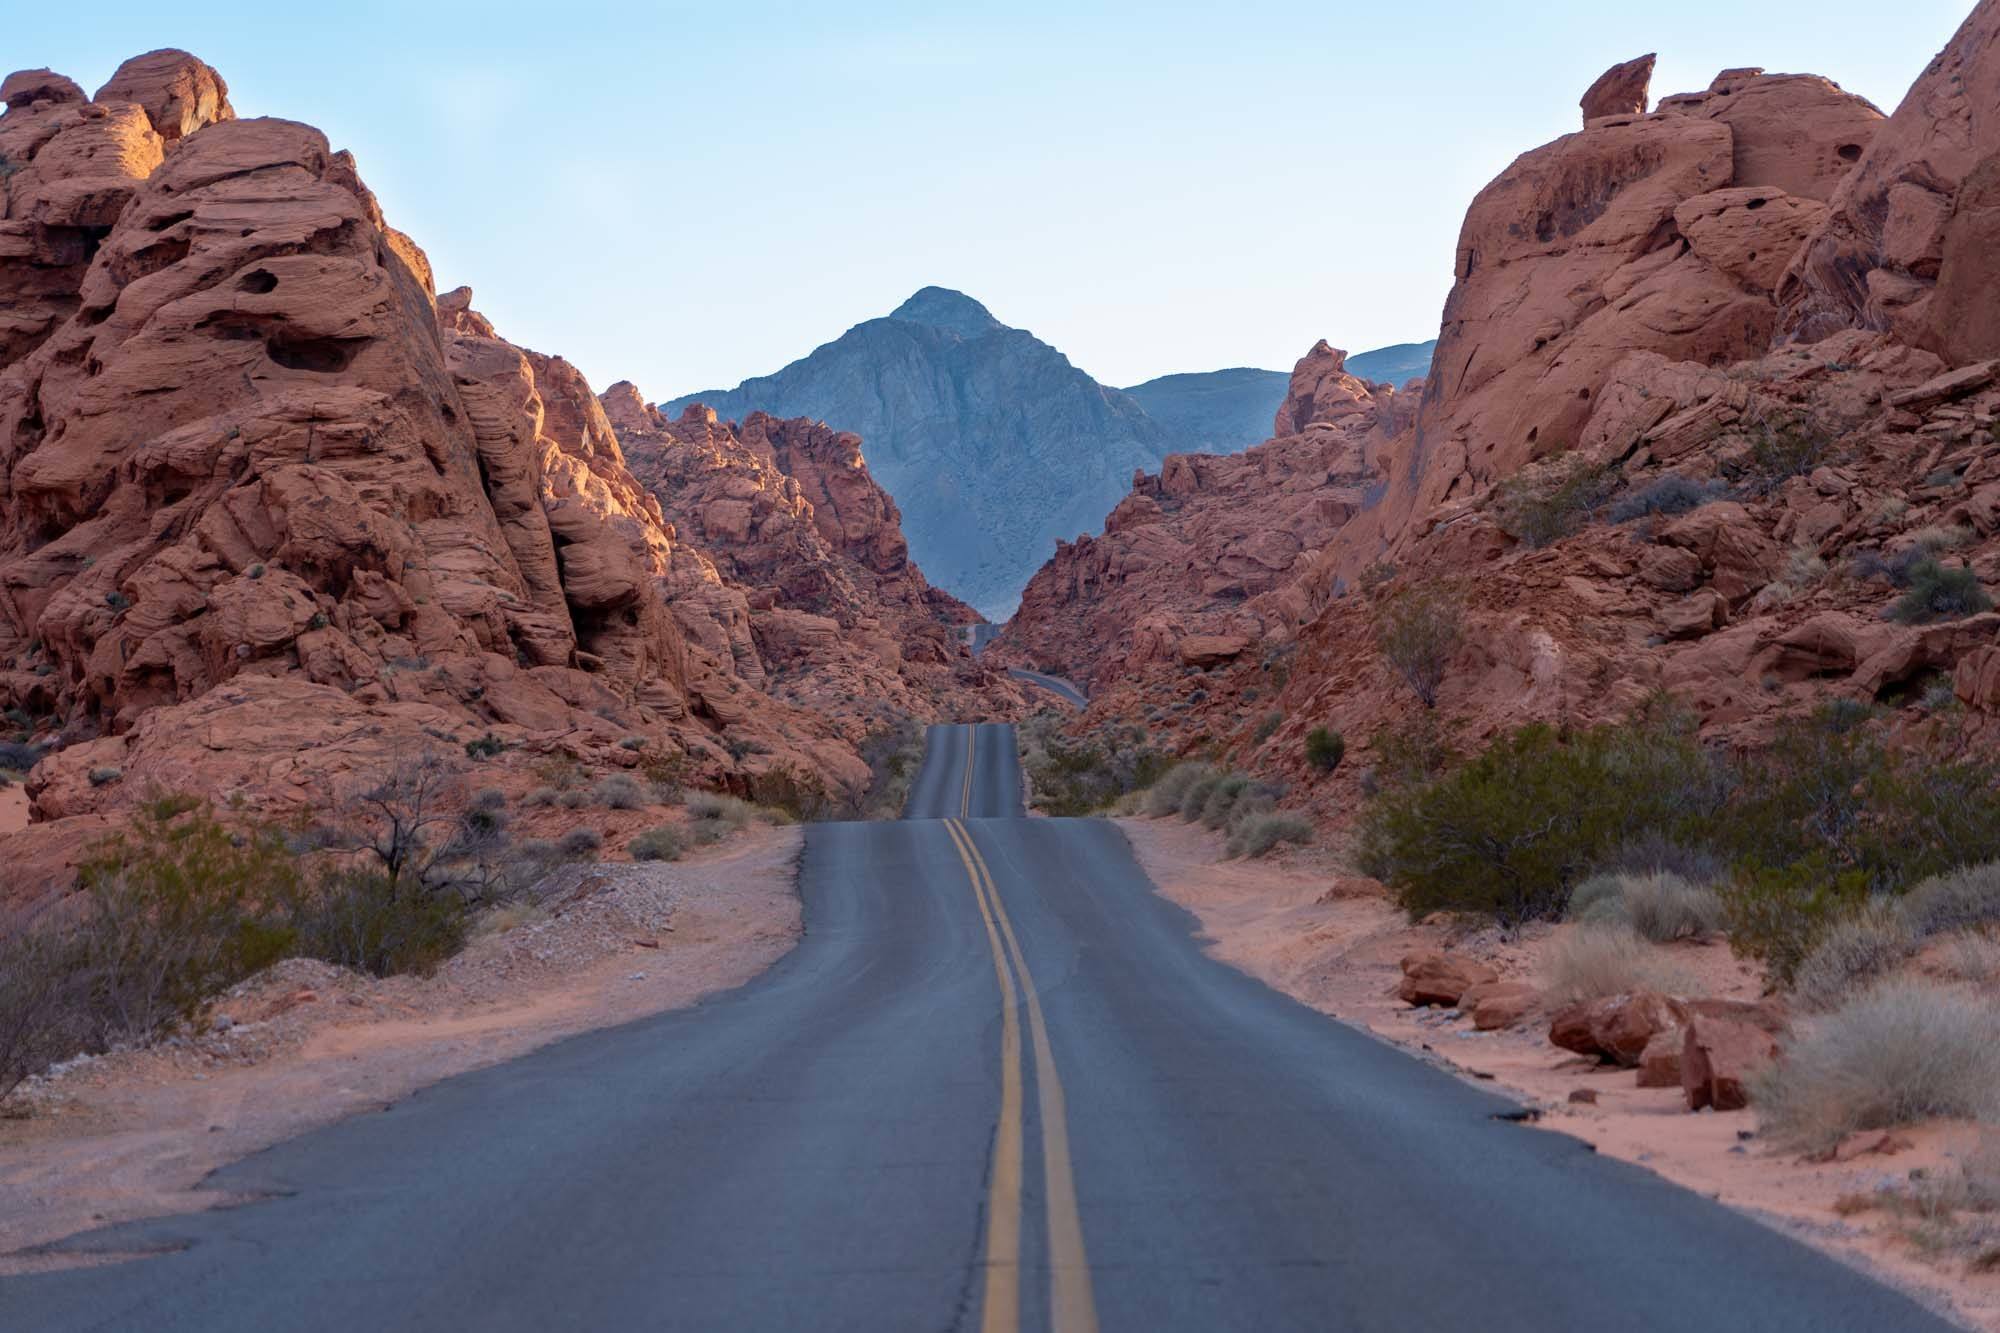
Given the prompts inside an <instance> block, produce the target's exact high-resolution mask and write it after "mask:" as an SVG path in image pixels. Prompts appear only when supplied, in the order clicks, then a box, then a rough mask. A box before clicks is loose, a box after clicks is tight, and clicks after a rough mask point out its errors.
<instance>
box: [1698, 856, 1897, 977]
mask: <svg viewBox="0 0 2000 1333" xmlns="http://www.w3.org/2000/svg"><path fill="white" fill-rule="evenodd" d="M1867 896H1868V888H1867V883H1866V881H1865V879H1864V878H1863V877H1862V876H1861V874H1860V873H1859V872H1857V871H1852V870H1849V871H1845V872H1842V871H1838V870H1836V869H1835V868H1834V867H1833V864H1832V862H1831V861H1830V860H1829V858H1827V857H1826V856H1825V855H1824V854H1815V855H1812V856H1808V857H1804V858H1802V859H1800V860H1798V861H1794V862H1792V863H1790V864H1788V865H1784V866H1776V867H1770V866H1759V865H1750V866H1746V867H1744V868H1742V869H1740V870H1739V871H1738V872H1737V874H1736V877H1735V878H1734V879H1733V880H1732V881H1731V882H1730V883H1729V885H1728V886H1727V887H1726V888H1725V889H1724V890H1723V895H1722V919H1723V923H1724V924H1725V925H1726V926H1727V928H1728V930H1729V945H1730V948H1732V949H1734V950H1735V951H1736V952H1738V953H1740V954H1743V955H1745V956H1747V957H1750V958H1755V959H1757V960H1758V961H1760V962H1762V963H1763V964H1764V967H1765V969H1766V970H1767V971H1768V972H1769V973H1770V975H1771V979H1772V980H1773V981H1775V982H1777V983H1778V984H1779V985H1781V986H1789V985H1790V984H1791V982H1792V978H1793V977H1794V976H1795V975H1796V974H1797V972H1798V970H1799V966H1800V964H1802V963H1804V962H1805V960H1806V956H1807V955H1808V954H1810V953H1811V952H1812V950H1813V946H1814V945H1816V944H1817V943H1819V939H1820V936H1821V935H1822V934H1823V933H1824V932H1825V931H1826V930H1827V928H1828V927H1829V926H1831V925H1832V924H1833V923H1834V922H1835V921H1837V920H1839V919H1840V918H1841V917H1842V916H1844V915H1846V914H1847V913H1849V912H1852V911H1855V910H1856V909H1858V908H1859V907H1860V905H1861V904H1862V903H1863V902H1865V901H1866V900H1867Z"/></svg>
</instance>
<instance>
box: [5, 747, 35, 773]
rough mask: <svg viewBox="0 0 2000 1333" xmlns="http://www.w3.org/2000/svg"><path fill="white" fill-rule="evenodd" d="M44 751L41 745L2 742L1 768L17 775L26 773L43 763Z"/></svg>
mask: <svg viewBox="0 0 2000 1333" xmlns="http://www.w3.org/2000/svg"><path fill="white" fill-rule="evenodd" d="M43 753H44V751H43V749H42V747H41V746H39V745H23V744H21V743H20V742H19V741H0V768H4V769H8V770H11V771H12V772H15V773H25V772H27V771H28V770H29V769H31V768H33V767H34V766H35V765H36V764H39V763H40V762H42V755H43Z"/></svg>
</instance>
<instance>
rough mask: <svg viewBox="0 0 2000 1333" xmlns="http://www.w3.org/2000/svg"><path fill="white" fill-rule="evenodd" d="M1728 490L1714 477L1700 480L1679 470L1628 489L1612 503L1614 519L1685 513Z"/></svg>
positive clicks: (1614, 520) (1626, 519)
mask: <svg viewBox="0 0 2000 1333" xmlns="http://www.w3.org/2000/svg"><path fill="white" fill-rule="evenodd" d="M1727 494H1729V488H1728V487H1727V486H1724V485H1722V484H1721V483H1720V482H1715V481H1697V480H1695V479H1694V478H1693V477H1684V476H1682V475H1681V474H1680V473H1678V472H1669V473H1668V474H1667V475H1666V476H1664V477H1660V478H1658V479H1657V480H1654V481H1651V482H1648V483H1647V484H1646V485H1644V486H1641V487H1638V488H1637V489H1634V490H1629V491H1627V492H1626V493H1625V494H1623V495H1621V496H1619V497H1618V499H1617V500H1615V501H1613V502H1612V505H1611V521H1612V522H1614V523H1629V522H1631V521H1632V520H1633V519H1635V518H1647V517H1649V516H1651V515H1655V514H1665V515H1669V516H1672V515H1676V514H1685V513H1687V512H1689V511H1690V510H1694V509H1699V508H1701V506H1703V505H1705V504H1708V503H1709V502H1710V501H1712V500H1720V499H1721V498H1722V497H1723V496H1725V495H1727Z"/></svg>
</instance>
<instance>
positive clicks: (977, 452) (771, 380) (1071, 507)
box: [662, 287, 1276, 619]
mask: <svg viewBox="0 0 2000 1333" xmlns="http://www.w3.org/2000/svg"><path fill="white" fill-rule="evenodd" d="M689 403H703V404H705V405H707V406H709V407H712V408H714V409H715V411H716V412H717V413H718V414H720V415H721V416H723V417H728V418H735V419H741V418H742V417H744V416H747V415H748V414H749V413H751V412H752V411H756V410H760V409H761V410H762V411H765V412H769V413H771V414H772V415H773V416H779V417H790V416H810V417H817V418H820V419H821V420H823V421H825V422H827V423H828V424H829V425H832V426H835V427H838V428H839V429H841V430H851V431H854V432H856V433H857V434H859V435H860V436H861V439H862V445H863V449H864V451H865V452H866V455H867V458H868V466H869V469H870V470H871V471H872V472H873V473H874V474H875V479H876V480H877V481H879V482H881V483H882V485H883V486H884V487H885V488H886V489H887V490H888V492H889V493H890V494H891V495H893V496H894V497H895V498H896V503H897V505H898V506H900V507H901V508H902V511H903V532H904V535H905V536H907V537H908V539H909V543H910V553H911V555H912V556H914V557H915V558H916V561H917V563H918V564H920V565H922V566H923V569H924V572H925V573H926V574H928V575H929V576H930V577H931V580H932V581H933V582H934V583H936V584H938V585H940V586H942V587H945V588H949V589H950V590H951V591H952V592H954V593H956V594H958V595H959V596H960V597H962V598H964V599H965V600H966V601H968V602H970V603H971V604H972V605H973V606H975V607H977V608H979V610H980V611H982V612H984V613H985V614H986V615H989V616H992V617H994V618H995V619H1002V618H1005V617H1006V616H1008V615H1011V614H1012V613H1013V609H1014V604H1015V602H1016V600H1017V599H1018V598H1019V596H1020V592H1021V588H1022V587H1023V586H1024V585H1025V584H1026V583H1027V581H1028V576H1029V575H1031V574H1033V573H1034V572H1035V570H1036V569H1037V568H1039V567H1040V565H1041V563H1042V562H1043V561H1044V560H1046V559H1047V558H1048V556H1049V552H1050V551H1051V550H1052V549H1053V548H1054V546H1055V540H1056V538H1058V537H1063V538H1072V537H1075V536H1076V535H1077V534H1078V533H1083V532H1095V531H1097V529H1098V526H1099V525H1100V524H1102V523H1103V521H1104V516H1105V514H1106V513H1108V512H1110V510H1111V507H1112V506H1113V505H1115V504H1117V503H1118V501H1119V500H1121V499H1123V498H1124V495H1125V492H1126V491H1127V490H1129V489H1130V488H1131V485H1132V473H1133V471H1134V470H1136V469H1141V468H1143V469H1147V470H1149V471H1150V470H1156V469H1157V468H1158V467H1159V466H1160V460H1161V459H1162V458H1163V457H1165V456H1166V454H1167V453H1168V452H1170V451H1171V450H1173V449H1175V448H1180V447H1183V445H1182V440H1181V437H1180V436H1179V435H1178V434H1176V433H1175V432H1172V431H1169V430H1168V429H1167V428H1165V427H1163V426H1162V425H1160V424H1159V423H1158V422H1156V421H1155V420H1153V418H1152V417H1150V416H1148V415H1147V413H1146V410H1145V409H1144V408H1142V407H1141V406H1140V405H1139V404H1138V403H1137V402H1135V401H1134V400H1133V399H1132V398H1130V397H1129V396H1127V395H1126V394H1123V393H1120V392H1119V391H1118V390H1116V389H1110V388H1106V387H1105V386H1104V385H1101V384H1099V383H1098V382H1097V381H1095V380H1093V379H1092V378H1091V377H1090V376H1088V375H1086V374H1084V373H1083V372H1082V371H1081V370H1078V369H1077V368H1076V367H1075V366H1073V365H1071V364H1070V363H1069V358H1067V357H1065V356H1064V355H1063V354H1062V353H1061V352H1058V351H1057V350H1056V349H1055V348H1053V347H1051V346H1049V345H1048V344H1047V343H1045V342H1042V341H1041V340H1040V339H1038V338H1036V337H1035V336H1034V335H1033V334H1031V333H1029V332H1027V331H1026V330H1023V329H1014V328H1009V327H1007V326H1006V325H1005V324H1002V323H1001V322H1000V321H999V320H997V319H995V318H993V316H992V315H991V314H990V313H989V312H988V311H987V309H986V307H985V306H982V305H980V304H979V302H977V301H975V300H973V299H972V298H971V297H969V296H965V295H963V294H961V293H959V292H954V291H948V290H946V289H945V288H942V287H926V288H924V289H923V290H922V291H920V292H918V293H917V294H916V295H915V296H912V297H911V298H910V299H909V300H907V301H905V302H904V303H903V304H902V305H900V306H898V307H897V308H896V309H895V310H894V311H892V312H891V313H890V314H889V315H888V316H887V317H885V318H882V319H871V320H868V321H867V322H866V323H863V324H857V325H855V326H854V327H853V328H851V329H849V330H848V331H847V332H846V333H843V334H842V335H840V337H838V338H836V339H834V340H833V341H832V342H830V343H827V344H826V345H825V346H823V347H820V348H818V349H816V350H815V351H813V352H812V353H811V354H810V355H809V356H807V357H805V358H804V359H802V360H799V361H794V362H793V363H792V364H791V365H789V366H786V367H785V368H784V369H783V370H780V371H778V372H777V373H776V374H774V375H765V376H760V377H759V378H756V379H750V380H745V381H744V382H743V383H742V384H740V385H738V386H737V387H736V388H734V389H708V390H704V391H702V392H700V393H691V394H684V395H682V396H681V397H679V398H675V399H673V400H671V401H670V402H667V403H664V404H662V407H663V408H664V409H665V410H666V411H668V412H670V413H678V412H679V411H680V410H681V409H682V408H683V407H685V406H686V405H688V404H689ZM1272 410H1273V411H1275V410H1276V408H1275V405H1274V406H1273V409H1272ZM1267 415H1268V414H1267ZM1267 424H1268V423H1267Z"/></svg>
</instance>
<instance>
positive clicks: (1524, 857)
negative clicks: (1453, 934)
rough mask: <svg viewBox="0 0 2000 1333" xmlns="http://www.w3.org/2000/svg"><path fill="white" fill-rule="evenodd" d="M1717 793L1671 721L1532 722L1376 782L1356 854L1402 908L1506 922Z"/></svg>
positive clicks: (1710, 803) (1554, 900)
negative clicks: (1574, 728)
mask: <svg viewBox="0 0 2000 1333" xmlns="http://www.w3.org/2000/svg"><path fill="white" fill-rule="evenodd" d="M1726 794H1727V792H1726V789H1725V788H1722V787H1721V786H1720V785H1719V784H1718V783H1717V782H1716V779H1715V767H1714V761H1713V759H1712V757H1711V756H1710V755H1708V754H1707V753H1706V752H1705V751H1704V750H1703V749H1702V748H1701V747H1700V746H1699V745H1698V744H1697V743H1696V742H1695V740H1694V738H1693V736H1692V734H1691V733H1690V732H1688V731H1687V730H1685V728H1684V727H1683V726H1681V725H1680V724H1678V722H1677V721H1676V722H1675V723H1673V724H1669V723H1666V722H1660V723H1654V724H1649V725H1645V726H1638V727H1631V728H1614V727H1598V728H1594V729H1591V730H1589V731H1582V732H1576V733H1573V734H1570V735H1567V736H1565V735H1563V734H1562V733H1559V732H1557V731H1555V730H1554V729H1552V728H1550V727H1547V726H1541V725H1534V726H1529V727H1524V728H1522V729H1521V730H1519V731H1516V732H1514V733H1513V734H1512V735H1510V736H1507V737H1504V738H1502V739H1501V740H1500V741H1498V742H1496V743H1495V744H1494V745H1493V746H1492V748H1490V749H1489V750H1487V751H1486V753H1484V754H1482V755H1480V756H1479V757H1477V758H1475V759H1472V760H1470V761H1469V762H1467V763H1465V764H1463V765H1461V766H1460V767H1458V768H1455V769H1452V770H1450V771H1448V772H1446V773H1445V774H1444V775H1442V776H1441V777H1439V778H1437V779H1435V780H1433V781H1430V782H1426V783H1421V784H1417V785H1412V786H1403V787H1396V788H1391V789H1388V790H1385V791H1383V792H1382V793H1381V794H1379V795H1378V796H1377V797H1376V799H1375V800H1374V801H1373V802H1371V803H1370V805H1369V807H1368V808H1367V810H1366V811H1365V812H1364V814H1363V816H1362V820H1361V826H1360V830H1359V837H1358V841H1357V859H1358V861H1359V864H1360V865H1361V868H1362V869H1363V870H1364V871H1365V872H1366V873H1368V874H1371V875H1373V876H1374V877H1375V878H1377V879H1380V880H1381V881H1383V882H1384V883H1385V884H1387V885H1389V886H1390V888H1391V889H1392V890H1393V891H1394V892H1395V894H1396V897H1397V900H1398V902H1399V903H1400V904H1401V905H1402V907H1403V908H1404V910H1405V911H1407V912H1408V913H1409V914H1410V916H1411V917H1412V918H1413V919H1414V918H1419V917H1423V916H1425V915H1428V914H1429V913H1431V912H1436V911H1459V912H1474V913H1480V914H1485V915H1489V916H1492V917H1493V918H1495V919H1496V920H1498V921H1499V922H1500V923H1501V924H1503V925H1506V926H1509V927H1512V926H1517V925H1519V924H1521V923H1523V922H1525V921H1530V920H1535V919H1548V918H1553V917H1557V916H1560V915H1561V914H1562V913H1563V911H1564V909H1565V908H1566V907H1567V906H1568V903H1569V895H1570V890H1571V889H1572V888H1574V887H1575V885H1576V884H1577V882H1578V881H1579V880H1580V879H1582V877H1583V876H1584V875H1585V874H1586V873H1587V872H1588V871H1589V869H1590V868H1591V867H1592V866H1593V865H1595V864H1596V863H1598V862H1599V861H1600V860H1601V859H1602V858H1603V857H1604V856H1605V855H1606V854H1607V853H1608V852H1609V851H1610V850H1611V849H1613V848H1615V847H1617V846H1619V845H1620V844H1622V843H1624V842H1626V841H1628V840H1629V839H1631V838H1633V837H1634V836H1636V835H1638V834H1640V833H1642V832H1645V831H1648V830H1655V829H1668V830H1671V829H1680V828H1682V827H1689V826H1693V827H1698V826H1699V825H1700V824H1701V822H1702V821H1703V820H1705V819H1706V818H1708V817H1710V816H1712V815H1713V814H1714V813H1715V812H1716V811H1717V809H1718V807H1719V805H1720V803H1721V801H1722V800H1723V798H1724V797H1725V796H1726Z"/></svg>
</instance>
